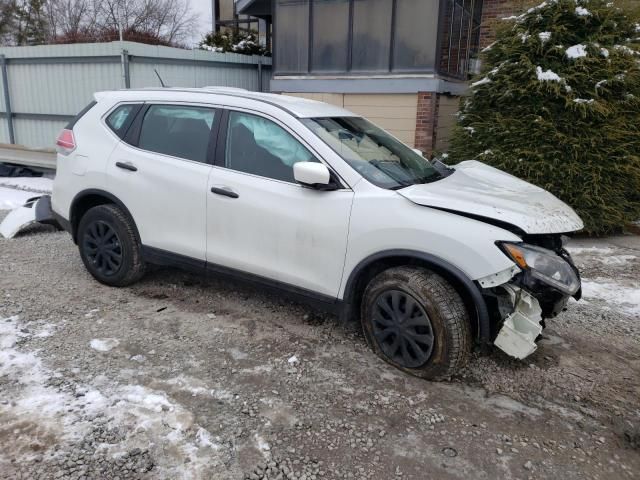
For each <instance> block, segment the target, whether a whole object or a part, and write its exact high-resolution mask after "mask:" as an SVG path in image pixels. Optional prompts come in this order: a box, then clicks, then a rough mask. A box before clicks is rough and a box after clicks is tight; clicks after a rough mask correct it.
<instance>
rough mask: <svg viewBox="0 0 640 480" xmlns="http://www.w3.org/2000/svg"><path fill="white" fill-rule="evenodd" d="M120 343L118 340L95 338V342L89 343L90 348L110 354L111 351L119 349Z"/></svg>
mask: <svg viewBox="0 0 640 480" xmlns="http://www.w3.org/2000/svg"><path fill="white" fill-rule="evenodd" d="M119 343H120V342H119V341H118V339H117V338H105V339H99V338H94V339H93V340H91V342H89V346H90V347H91V348H93V349H94V350H97V351H99V352H108V351H109V350H111V349H113V348H115V347H117V346H118V344H119Z"/></svg>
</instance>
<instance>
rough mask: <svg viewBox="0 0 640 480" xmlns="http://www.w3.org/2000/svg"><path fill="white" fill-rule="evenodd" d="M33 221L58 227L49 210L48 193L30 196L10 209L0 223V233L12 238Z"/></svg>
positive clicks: (33, 222) (49, 199)
mask: <svg viewBox="0 0 640 480" xmlns="http://www.w3.org/2000/svg"><path fill="white" fill-rule="evenodd" d="M35 223H43V224H46V225H54V226H56V227H59V224H58V222H57V221H56V219H55V218H54V217H53V212H52V211H51V197H50V196H49V195H44V196H41V197H33V198H30V199H29V200H27V203H25V204H24V205H23V206H21V207H18V208H15V209H13V210H11V212H9V214H8V215H7V216H6V217H5V218H4V220H3V221H2V223H0V235H2V236H3V237H4V238H13V237H14V236H16V235H17V234H18V232H20V231H21V230H23V229H25V228H27V227H28V226H30V225H33V224H35Z"/></svg>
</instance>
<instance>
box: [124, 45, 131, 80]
mask: <svg viewBox="0 0 640 480" xmlns="http://www.w3.org/2000/svg"><path fill="white" fill-rule="evenodd" d="M122 74H123V75H124V88H131V74H130V73H129V51H128V50H124V49H123V50H122Z"/></svg>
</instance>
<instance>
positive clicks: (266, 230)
mask: <svg viewBox="0 0 640 480" xmlns="http://www.w3.org/2000/svg"><path fill="white" fill-rule="evenodd" d="M212 188H226V189H228V190H230V191H232V192H234V193H235V194H236V195H237V198H232V197H229V196H226V195H220V194H216V193H213V192H211V191H210V190H211V189H212ZM207 191H208V198H207V220H208V222H207V262H210V263H214V264H218V265H222V266H226V267H230V268H235V269H238V270H242V271H246V272H249V273H253V274H255V275H260V276H263V277H267V278H270V279H273V280H278V281H281V282H284V283H288V284H291V285H295V286H297V287H300V288H304V289H307V290H312V291H314V292H318V293H322V294H324V295H330V296H337V294H338V290H339V288H340V280H341V278H342V269H343V266H344V258H345V252H346V243H347V233H348V226H349V214H350V211H351V204H352V201H353V192H351V191H347V190H341V191H333V192H320V191H317V190H313V189H310V188H303V187H301V186H299V185H297V184H293V183H287V182H281V181H277V180H270V179H267V178H263V177H258V176H255V175H250V174H245V173H241V172H236V171H233V170H227V169H225V168H220V167H214V168H213V170H212V171H211V174H210V177H209V188H208V189H207Z"/></svg>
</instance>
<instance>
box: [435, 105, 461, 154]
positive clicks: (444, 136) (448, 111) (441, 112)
mask: <svg viewBox="0 0 640 480" xmlns="http://www.w3.org/2000/svg"><path fill="white" fill-rule="evenodd" d="M459 105H460V97H455V96H449V95H440V98H439V104H438V119H437V123H436V135H435V136H436V139H435V150H437V151H439V152H446V151H447V149H448V148H449V140H450V138H451V133H452V132H453V127H454V126H455V124H456V120H457V117H456V114H457V113H458V109H459Z"/></svg>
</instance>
